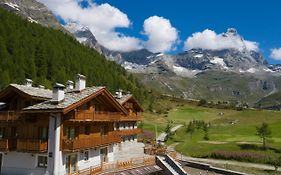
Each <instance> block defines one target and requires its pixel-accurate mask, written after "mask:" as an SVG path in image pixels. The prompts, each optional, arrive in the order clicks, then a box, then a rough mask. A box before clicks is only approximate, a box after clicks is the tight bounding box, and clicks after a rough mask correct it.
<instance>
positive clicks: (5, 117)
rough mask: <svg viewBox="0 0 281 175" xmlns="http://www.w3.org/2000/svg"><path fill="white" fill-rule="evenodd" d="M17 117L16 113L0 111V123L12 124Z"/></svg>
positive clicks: (18, 113) (18, 114)
mask: <svg viewBox="0 0 281 175" xmlns="http://www.w3.org/2000/svg"><path fill="white" fill-rule="evenodd" d="M19 116H20V112H18V111H0V122H1V121H2V122H3V121H4V122H14V121H17V120H18V119H19Z"/></svg>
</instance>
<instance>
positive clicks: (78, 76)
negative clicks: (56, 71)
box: [77, 74, 86, 80]
mask: <svg viewBox="0 0 281 175" xmlns="http://www.w3.org/2000/svg"><path fill="white" fill-rule="evenodd" d="M77 78H78V79H84V80H85V79H86V76H85V75H82V74H77Z"/></svg>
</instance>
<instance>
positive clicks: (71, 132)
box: [0, 87, 141, 153]
mask: <svg viewBox="0 0 281 175" xmlns="http://www.w3.org/2000/svg"><path fill="white" fill-rule="evenodd" d="M106 93H107V91H105V92H102V93H100V94H98V95H91V96H93V97H91V98H90V97H89V98H86V99H83V100H81V101H78V102H77V103H75V106H74V107H72V106H71V107H67V108H65V109H63V111H61V112H58V113H59V114H60V115H61V118H62V122H61V124H60V129H61V132H60V133H61V136H60V150H61V151H63V152H75V151H79V150H83V149H89V148H96V147H104V146H106V145H109V144H114V143H119V142H121V141H122V137H123V136H128V135H137V134H139V133H140V132H141V131H140V130H139V129H137V128H132V129H130V128H129V129H127V130H119V128H116V125H118V123H120V122H132V123H133V125H134V126H136V122H137V121H139V120H141V116H140V114H139V110H138V109H136V108H135V107H136V105H135V104H134V103H135V102H132V101H128V102H126V103H124V104H121V105H120V104H119V103H118V102H117V101H116V100H115V99H114V98H113V96H112V97H110V96H108V95H106ZM47 100H49V99H46V98H38V97H36V98H35V97H32V96H28V95H26V94H24V93H22V92H21V91H19V90H17V89H14V88H9V87H8V88H7V89H5V90H4V91H2V92H0V102H4V103H5V105H3V107H2V108H0V151H2V152H8V151H18V152H31V153H46V152H47V151H48V133H49V132H48V129H49V120H50V119H49V118H50V115H51V113H52V112H51V111H50V112H49V111H44V110H40V111H33V112H30V113H27V112H24V111H22V109H23V108H25V107H28V106H31V105H34V104H38V103H40V102H43V101H47ZM117 103H118V105H120V106H121V108H122V110H120V109H118V108H117V107H116V104H117ZM124 111H125V112H124Z"/></svg>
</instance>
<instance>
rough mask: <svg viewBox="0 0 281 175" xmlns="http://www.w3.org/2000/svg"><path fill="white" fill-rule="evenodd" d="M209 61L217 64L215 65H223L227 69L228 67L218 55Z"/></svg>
mask: <svg viewBox="0 0 281 175" xmlns="http://www.w3.org/2000/svg"><path fill="white" fill-rule="evenodd" d="M210 62H211V63H213V64H217V65H220V66H221V67H223V68H224V69H228V67H227V66H226V64H225V62H224V60H223V58H220V57H213V59H212V60H210Z"/></svg>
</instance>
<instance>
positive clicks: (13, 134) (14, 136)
mask: <svg viewBox="0 0 281 175" xmlns="http://www.w3.org/2000/svg"><path fill="white" fill-rule="evenodd" d="M11 136H12V138H16V137H17V136H18V133H17V127H12V128H11Z"/></svg>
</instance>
